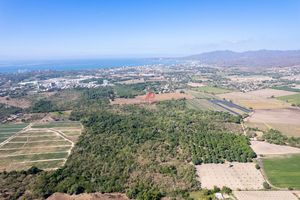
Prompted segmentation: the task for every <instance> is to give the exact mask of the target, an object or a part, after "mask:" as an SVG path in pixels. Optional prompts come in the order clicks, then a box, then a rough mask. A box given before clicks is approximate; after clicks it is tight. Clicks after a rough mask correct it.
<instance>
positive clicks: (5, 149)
mask: <svg viewBox="0 0 300 200" xmlns="http://www.w3.org/2000/svg"><path fill="white" fill-rule="evenodd" d="M71 146H72V145H56V146H47V147H46V148H48V147H50V148H52V147H53V148H54V147H71ZM43 148H45V147H21V148H4V149H0V151H7V150H22V149H43Z"/></svg>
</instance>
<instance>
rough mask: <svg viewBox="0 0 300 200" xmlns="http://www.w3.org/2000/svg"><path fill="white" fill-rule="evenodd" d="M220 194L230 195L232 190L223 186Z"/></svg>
mask: <svg viewBox="0 0 300 200" xmlns="http://www.w3.org/2000/svg"><path fill="white" fill-rule="evenodd" d="M222 192H223V193H225V194H231V193H232V189H230V188H229V187H226V186H223V187H222Z"/></svg>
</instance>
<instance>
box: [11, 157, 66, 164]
mask: <svg viewBox="0 0 300 200" xmlns="http://www.w3.org/2000/svg"><path fill="white" fill-rule="evenodd" d="M58 160H63V161H66V160H67V159H66V158H53V159H44V160H28V161H23V162H15V163H35V162H49V161H58Z"/></svg>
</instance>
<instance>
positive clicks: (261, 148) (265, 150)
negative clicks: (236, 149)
mask: <svg viewBox="0 0 300 200" xmlns="http://www.w3.org/2000/svg"><path fill="white" fill-rule="evenodd" d="M250 147H251V148H252V149H253V151H254V152H255V153H256V154H257V155H280V154H283V155H284V154H300V148H295V147H289V146H283V145H277V144H270V143H268V142H263V141H251V145H250Z"/></svg>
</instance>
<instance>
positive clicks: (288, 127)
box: [245, 108, 300, 136]
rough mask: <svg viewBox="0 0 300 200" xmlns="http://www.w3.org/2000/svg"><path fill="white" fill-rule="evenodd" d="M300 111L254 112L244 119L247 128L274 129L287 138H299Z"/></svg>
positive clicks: (294, 109)
mask: <svg viewBox="0 0 300 200" xmlns="http://www.w3.org/2000/svg"><path fill="white" fill-rule="evenodd" d="M299 122H300V109H298V108H290V109H271V110H255V111H254V112H253V114H252V115H251V116H249V117H248V118H246V119H245V123H246V125H247V126H249V127H258V128H260V129H261V130H268V129H271V128H273V129H276V130H279V131H281V132H282V133H284V134H286V135H289V136H300V123H299Z"/></svg>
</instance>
